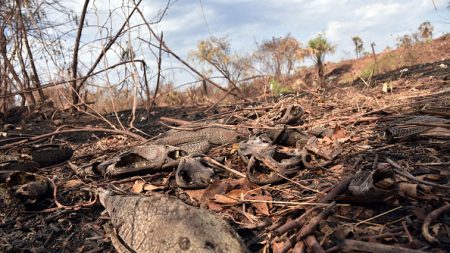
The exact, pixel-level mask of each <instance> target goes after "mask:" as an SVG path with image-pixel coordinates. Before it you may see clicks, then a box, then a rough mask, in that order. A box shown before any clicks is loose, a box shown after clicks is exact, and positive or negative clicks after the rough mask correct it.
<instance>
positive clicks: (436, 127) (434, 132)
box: [386, 115, 450, 143]
mask: <svg viewBox="0 0 450 253" xmlns="http://www.w3.org/2000/svg"><path fill="white" fill-rule="evenodd" d="M448 123H449V120H447V119H443V118H440V117H436V116H429V115H419V116H411V117H409V118H407V119H403V120H398V121H396V122H393V123H392V124H391V125H390V126H389V127H388V128H387V129H386V138H387V140H388V142H390V143H393V142H395V141H397V140H400V139H406V138H409V137H414V136H418V135H420V136H430V137H443V138H444V137H448V136H449V134H450V133H449V131H448V128H449V127H450V125H449V124H448Z"/></svg>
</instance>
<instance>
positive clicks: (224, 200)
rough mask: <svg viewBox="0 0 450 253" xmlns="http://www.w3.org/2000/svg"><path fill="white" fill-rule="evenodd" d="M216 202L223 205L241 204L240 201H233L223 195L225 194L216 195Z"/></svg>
mask: <svg viewBox="0 0 450 253" xmlns="http://www.w3.org/2000/svg"><path fill="white" fill-rule="evenodd" d="M214 201H215V202H216V203H221V204H233V205H235V204H239V201H238V200H236V199H233V198H231V197H229V196H227V195H223V194H216V195H215V196H214Z"/></svg>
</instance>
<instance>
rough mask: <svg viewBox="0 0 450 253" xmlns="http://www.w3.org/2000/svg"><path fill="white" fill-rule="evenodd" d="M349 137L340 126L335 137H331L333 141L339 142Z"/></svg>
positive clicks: (335, 132) (335, 129)
mask: <svg viewBox="0 0 450 253" xmlns="http://www.w3.org/2000/svg"><path fill="white" fill-rule="evenodd" d="M346 136H347V131H345V129H344V128H341V127H340V126H336V127H335V128H334V132H333V135H332V136H331V139H332V140H338V139H343V138H345V137H346Z"/></svg>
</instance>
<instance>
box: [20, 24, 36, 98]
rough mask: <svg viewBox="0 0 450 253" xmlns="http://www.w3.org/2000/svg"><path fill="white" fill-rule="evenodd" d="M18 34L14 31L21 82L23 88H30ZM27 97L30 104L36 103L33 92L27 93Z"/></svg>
mask: <svg viewBox="0 0 450 253" xmlns="http://www.w3.org/2000/svg"><path fill="white" fill-rule="evenodd" d="M20 40H21V39H20V36H19V33H16V45H15V46H16V49H17V51H16V52H17V58H18V59H19V64H20V67H21V69H22V76H23V84H24V86H25V89H27V90H28V89H31V86H30V77H29V76H28V73H27V68H26V65H25V60H24V59H23V55H22V47H21V45H20V43H19V42H20ZM29 98H30V100H31V103H32V104H36V98H35V97H34V95H33V93H30V94H29Z"/></svg>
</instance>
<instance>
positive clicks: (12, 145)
mask: <svg viewBox="0 0 450 253" xmlns="http://www.w3.org/2000/svg"><path fill="white" fill-rule="evenodd" d="M76 132H106V133H115V134H121V135H127V136H129V137H132V138H134V139H136V140H138V141H146V140H147V139H145V138H144V137H142V136H140V135H137V134H135V133H132V132H130V131H124V130H116V129H106V128H94V127H86V128H76V129H67V130H60V131H54V132H51V133H46V134H41V135H37V136H34V137H30V138H27V139H24V140H21V141H17V142H14V143H10V144H7V145H4V146H2V147H0V150H5V149H9V148H13V147H16V146H17V145H22V144H25V143H27V142H31V141H37V140H41V139H45V138H48V137H50V136H55V135H58V134H67V133H76Z"/></svg>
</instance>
